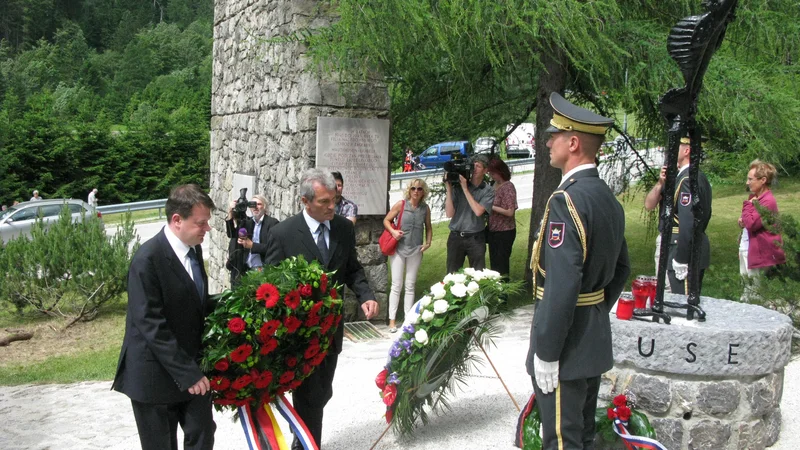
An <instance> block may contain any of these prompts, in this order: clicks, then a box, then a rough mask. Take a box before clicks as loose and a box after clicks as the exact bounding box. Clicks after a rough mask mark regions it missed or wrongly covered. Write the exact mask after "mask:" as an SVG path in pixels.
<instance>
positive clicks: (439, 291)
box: [431, 283, 447, 300]
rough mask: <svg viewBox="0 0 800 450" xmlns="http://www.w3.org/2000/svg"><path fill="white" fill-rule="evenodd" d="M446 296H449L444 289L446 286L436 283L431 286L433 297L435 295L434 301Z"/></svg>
mask: <svg viewBox="0 0 800 450" xmlns="http://www.w3.org/2000/svg"><path fill="white" fill-rule="evenodd" d="M445 294H447V291H446V290H445V289H444V284H442V283H436V284H434V285H433V286H431V295H433V299H434V300H439V299H440V298H444V296H445Z"/></svg>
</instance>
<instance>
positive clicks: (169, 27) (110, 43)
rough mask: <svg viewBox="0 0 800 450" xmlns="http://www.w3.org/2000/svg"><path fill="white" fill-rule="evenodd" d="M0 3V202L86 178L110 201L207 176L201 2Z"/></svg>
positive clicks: (84, 184)
mask: <svg viewBox="0 0 800 450" xmlns="http://www.w3.org/2000/svg"><path fill="white" fill-rule="evenodd" d="M8 3H9V8H8V14H6V12H5V11H4V15H3V17H2V19H0V153H2V158H0V203H5V204H10V203H11V202H12V201H13V200H25V199H27V198H29V197H30V195H31V191H32V190H33V189H38V190H39V191H40V193H41V194H42V195H43V196H45V197H51V198H52V197H73V198H83V197H85V196H86V194H87V193H88V192H89V191H90V190H91V189H92V188H94V187H97V188H99V189H100V195H99V199H100V201H101V203H116V202H123V201H133V200H146V199H152V198H162V197H165V196H166V195H167V193H168V191H169V188H170V186H171V185H172V184H176V183H187V182H194V183H199V184H201V185H207V184H208V161H209V124H210V114H211V113H210V104H211V61H212V55H211V47H212V42H213V33H212V26H211V19H212V10H213V1H212V0H203V1H202V2H197V1H194V0H169V1H167V0H158V1H156V2H123V3H125V4H124V5H123V4H120V2H117V1H112V0H25V1H22V0H8ZM26 24H27V25H26ZM34 24H35V26H34Z"/></svg>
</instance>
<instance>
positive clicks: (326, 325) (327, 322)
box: [319, 316, 335, 334]
mask: <svg viewBox="0 0 800 450" xmlns="http://www.w3.org/2000/svg"><path fill="white" fill-rule="evenodd" d="M334 320H335V319H334V317H333V316H328V317H326V318H324V319H322V325H321V326H320V327H319V331H320V333H322V334H328V330H330V329H331V327H332V326H333V321H334Z"/></svg>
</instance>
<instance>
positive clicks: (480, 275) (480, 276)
mask: <svg viewBox="0 0 800 450" xmlns="http://www.w3.org/2000/svg"><path fill="white" fill-rule="evenodd" d="M484 278H486V275H484V274H483V272H482V271H480V270H475V273H473V274H472V279H473V280H475V281H481V280H482V279H484Z"/></svg>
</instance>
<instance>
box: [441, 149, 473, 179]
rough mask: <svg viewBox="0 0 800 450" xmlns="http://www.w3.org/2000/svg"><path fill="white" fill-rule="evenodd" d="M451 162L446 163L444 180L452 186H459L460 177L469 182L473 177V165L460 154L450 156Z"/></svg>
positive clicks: (455, 153)
mask: <svg viewBox="0 0 800 450" xmlns="http://www.w3.org/2000/svg"><path fill="white" fill-rule="evenodd" d="M450 158H451V159H450V161H447V162H446V163H444V166H443V167H444V172H445V175H444V179H445V181H447V182H449V183H451V184H459V179H458V176H459V175H463V176H464V178H466V179H467V180H469V179H470V177H471V176H472V164H470V163H469V162H467V160H465V159H464V155H462V154H461V153H460V152H454V153H451V154H450Z"/></svg>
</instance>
